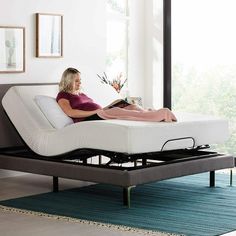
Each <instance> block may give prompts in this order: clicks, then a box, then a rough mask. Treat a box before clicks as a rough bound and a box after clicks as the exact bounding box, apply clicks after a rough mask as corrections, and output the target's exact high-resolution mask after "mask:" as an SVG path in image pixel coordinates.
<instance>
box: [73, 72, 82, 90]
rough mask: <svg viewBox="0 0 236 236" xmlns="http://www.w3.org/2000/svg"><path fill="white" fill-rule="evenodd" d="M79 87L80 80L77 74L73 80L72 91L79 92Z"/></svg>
mask: <svg viewBox="0 0 236 236" xmlns="http://www.w3.org/2000/svg"><path fill="white" fill-rule="evenodd" d="M80 85H81V78H80V74H79V73H78V74H77V75H75V78H74V86H73V87H74V89H73V90H74V91H78V90H80Z"/></svg>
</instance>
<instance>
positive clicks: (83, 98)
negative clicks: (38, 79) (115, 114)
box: [56, 91, 102, 123]
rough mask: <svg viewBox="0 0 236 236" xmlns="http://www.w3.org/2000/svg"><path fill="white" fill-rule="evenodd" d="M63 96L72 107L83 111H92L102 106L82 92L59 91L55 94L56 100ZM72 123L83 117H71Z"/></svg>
mask: <svg viewBox="0 0 236 236" xmlns="http://www.w3.org/2000/svg"><path fill="white" fill-rule="evenodd" d="M61 98H64V99H66V100H69V102H70V105H71V107H72V108H73V109H77V110H83V111H93V110H96V109H100V108H102V107H101V106H100V105H98V104H97V103H95V102H94V101H93V100H92V99H91V98H90V97H88V96H87V95H85V94H84V93H80V94H79V95H76V94H72V93H67V92H63V91H61V92H59V93H58V94H57V98H56V100H57V102H58V101H59V100H60V99H61ZM72 119H73V121H74V123H76V122H79V121H82V120H84V119H85V118H72Z"/></svg>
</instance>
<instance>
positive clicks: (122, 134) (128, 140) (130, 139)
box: [2, 85, 229, 156]
mask: <svg viewBox="0 0 236 236" xmlns="http://www.w3.org/2000/svg"><path fill="white" fill-rule="evenodd" d="M57 92H58V88H57V86H56V85H46V86H17V87H12V88H11V89H10V90H8V92H7V93H6V94H5V96H4V98H3V100H2V104H3V107H4V109H5V111H6V112H7V114H8V116H9V118H10V119H11V121H12V122H13V124H14V125H15V127H16V129H17V131H18V132H19V134H20V135H21V137H22V138H23V140H24V141H25V142H26V144H27V145H28V146H29V147H30V148H31V149H32V150H33V151H34V152H35V153H38V154H40V155H43V156H56V155H60V154H64V153H67V152H70V151H73V150H77V149H81V148H93V149H101V150H109V151H115V152H124V153H130V154H134V153H146V152H156V151H161V150H162V149H163V150H173V149H181V148H187V147H191V146H192V145H193V141H192V139H190V138H189V139H186V138H187V137H192V138H193V139H194V141H195V146H200V145H207V144H209V145H211V144H217V143H223V142H225V141H226V140H227V138H228V136H229V130H228V122H227V121H226V120H225V119H221V118H216V117H212V116H205V115H197V114H186V113H185V114H184V113H179V112H174V113H175V115H176V117H177V119H178V122H173V123H165V122H142V121H125V120H100V121H87V122H80V123H76V124H72V125H69V126H67V127H65V128H63V129H60V130H57V129H55V128H53V127H52V126H51V124H50V123H49V122H48V121H47V119H46V118H45V116H44V115H43V114H42V112H41V111H40V109H39V108H38V106H37V105H36V103H35V101H34V97H35V96H36V95H48V96H54V97H55V96H56V94H57ZM175 139H180V140H175ZM181 139H182V140H181ZM168 140H172V141H169V142H168V143H167V144H166V145H164V143H165V142H167V141H168ZM163 145H164V147H163Z"/></svg>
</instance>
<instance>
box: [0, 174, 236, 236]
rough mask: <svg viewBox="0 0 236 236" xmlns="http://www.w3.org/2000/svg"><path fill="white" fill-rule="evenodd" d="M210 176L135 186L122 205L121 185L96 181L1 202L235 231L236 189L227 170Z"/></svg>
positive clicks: (192, 230) (133, 223)
mask: <svg viewBox="0 0 236 236" xmlns="http://www.w3.org/2000/svg"><path fill="white" fill-rule="evenodd" d="M208 186H209V176H208V174H199V175H193V176H187V177H181V178H176V179H171V180H165V181H161V182H157V183H151V184H146V185H142V186H137V187H136V188H134V189H132V190H131V208H130V209H128V208H126V207H125V206H123V205H122V189H121V188H119V187H114V186H110V185H105V184H96V185H91V186H86V187H82V188H78V189H70V190H65V191H60V192H58V193H52V192H50V193H45V194H39V195H35V196H29V197H23V198H17V199H12V200H6V201H1V202H0V204H1V205H3V206H8V207H14V208H19V209H25V210H30V211H35V212H43V213H46V214H52V215H57V216H67V217H72V218H76V219H82V220H88V221H95V222H101V223H108V224H112V225H121V226H128V227H134V228H140V229H145V230H152V231H160V232H167V233H175V234H184V235H200V236H204V235H207V236H210V235H220V234H223V233H226V232H229V231H233V230H236V187H230V186H229V175H228V174H216V187H215V188H210V187H208Z"/></svg>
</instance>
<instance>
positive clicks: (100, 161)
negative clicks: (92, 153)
mask: <svg viewBox="0 0 236 236" xmlns="http://www.w3.org/2000/svg"><path fill="white" fill-rule="evenodd" d="M98 164H99V165H101V164H102V155H98Z"/></svg>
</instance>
